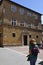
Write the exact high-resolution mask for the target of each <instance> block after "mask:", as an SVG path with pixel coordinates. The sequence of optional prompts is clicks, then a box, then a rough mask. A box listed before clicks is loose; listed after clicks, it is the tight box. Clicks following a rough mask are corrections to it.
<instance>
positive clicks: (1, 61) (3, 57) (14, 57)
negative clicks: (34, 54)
mask: <svg viewBox="0 0 43 65" xmlns="http://www.w3.org/2000/svg"><path fill="white" fill-rule="evenodd" d="M40 61H42V60H39V59H38V60H37V64H36V65H39V64H38V63H39V62H40ZM0 65H30V63H29V62H28V61H27V58H26V56H25V55H24V54H21V53H20V52H17V51H15V50H11V49H9V48H0Z"/></svg>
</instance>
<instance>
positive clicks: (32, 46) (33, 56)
mask: <svg viewBox="0 0 43 65" xmlns="http://www.w3.org/2000/svg"><path fill="white" fill-rule="evenodd" d="M38 53H39V47H38V45H37V43H36V40H35V39H32V40H30V43H29V56H30V65H35V64H36V60H37V57H38Z"/></svg>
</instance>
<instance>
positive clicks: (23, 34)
mask: <svg viewBox="0 0 43 65" xmlns="http://www.w3.org/2000/svg"><path fill="white" fill-rule="evenodd" d="M24 35H27V45H29V35H28V34H22V45H24Z"/></svg>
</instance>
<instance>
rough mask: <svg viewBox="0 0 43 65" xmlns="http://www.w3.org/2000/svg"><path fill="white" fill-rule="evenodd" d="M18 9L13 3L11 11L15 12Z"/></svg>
mask: <svg viewBox="0 0 43 65" xmlns="http://www.w3.org/2000/svg"><path fill="white" fill-rule="evenodd" d="M16 10H17V7H16V6H15V5H11V11H12V12H14V13H15V12H16Z"/></svg>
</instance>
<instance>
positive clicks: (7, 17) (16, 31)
mask: <svg viewBox="0 0 43 65" xmlns="http://www.w3.org/2000/svg"><path fill="white" fill-rule="evenodd" d="M32 38H35V39H36V40H37V43H39V42H40V40H42V28H41V14H40V13H38V12H35V11H33V10H31V9H29V8H27V7H24V6H22V5H20V4H18V3H15V2H12V1H10V0H2V1H0V44H1V45H29V41H30V40H31V39H32Z"/></svg>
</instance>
